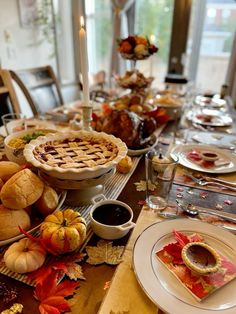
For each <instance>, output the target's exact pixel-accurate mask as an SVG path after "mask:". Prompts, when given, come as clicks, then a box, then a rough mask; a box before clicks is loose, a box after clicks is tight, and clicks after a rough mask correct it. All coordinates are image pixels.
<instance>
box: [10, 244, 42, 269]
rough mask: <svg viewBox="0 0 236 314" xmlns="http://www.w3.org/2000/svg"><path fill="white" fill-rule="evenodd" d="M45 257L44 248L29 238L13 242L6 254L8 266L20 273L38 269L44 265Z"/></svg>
mask: <svg viewBox="0 0 236 314" xmlns="http://www.w3.org/2000/svg"><path fill="white" fill-rule="evenodd" d="M45 258H46V251H45V250H44V248H43V247H42V246H41V245H40V244H38V243H37V242H34V241H32V240H30V239H28V238H24V239H21V240H20V241H18V242H15V243H13V244H12V245H11V246H10V247H9V248H8V249H7V251H6V252H5V254H4V262H5V264H6V266H7V268H8V269H10V270H11V271H14V272H16V273H19V274H23V273H28V272H31V271H34V270H36V269H38V268H39V267H41V266H42V265H43V263H44V261H45Z"/></svg>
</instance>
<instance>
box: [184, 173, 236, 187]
mask: <svg viewBox="0 0 236 314" xmlns="http://www.w3.org/2000/svg"><path fill="white" fill-rule="evenodd" d="M185 175H186V176H187V177H189V178H191V179H192V180H193V181H194V182H195V183H197V184H198V185H200V186H206V185H214V186H218V187H223V188H227V189H228V190H231V191H236V187H233V186H230V185H227V184H224V183H221V182H216V181H207V180H205V179H203V178H196V177H194V176H193V175H192V174H190V173H185Z"/></svg>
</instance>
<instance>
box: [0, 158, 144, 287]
mask: <svg viewBox="0 0 236 314" xmlns="http://www.w3.org/2000/svg"><path fill="white" fill-rule="evenodd" d="M132 160H133V165H132V168H131V171H130V172H129V173H128V174H121V173H118V172H116V173H115V174H114V175H113V176H111V177H110V178H109V179H108V180H107V181H106V183H105V192H104V195H105V196H106V198H108V199H117V198H118V196H119V195H120V193H121V191H122V190H123V188H124V187H125V185H126V183H127V182H128V180H129V179H130V177H131V176H132V174H133V172H134V170H135V169H136V167H137V165H138V163H139V160H140V157H133V158H132ZM68 207H70V208H73V209H75V210H76V211H79V212H80V213H81V215H82V216H83V217H84V218H85V220H86V222H87V237H86V240H85V242H84V244H83V246H82V248H81V249H80V250H81V251H82V250H83V249H84V247H85V246H86V244H87V243H88V241H89V240H90V238H91V236H92V234H93V232H92V229H91V226H90V217H89V213H90V210H91V208H92V205H85V206H80V207H72V206H65V205H63V206H62V208H61V210H64V209H66V208H68ZM3 253H4V252H2V254H1V255H0V258H1V260H0V273H1V274H4V275H6V276H9V277H11V278H14V279H16V280H19V281H22V282H24V283H26V284H28V285H30V286H34V282H33V281H31V280H29V279H28V277H27V276H26V275H24V274H23V275H21V274H17V273H14V272H12V271H10V270H9V269H8V268H7V267H6V266H5V264H4V262H3V259H2V256H3ZM49 258H50V261H51V260H52V258H54V257H51V256H50V257H49Z"/></svg>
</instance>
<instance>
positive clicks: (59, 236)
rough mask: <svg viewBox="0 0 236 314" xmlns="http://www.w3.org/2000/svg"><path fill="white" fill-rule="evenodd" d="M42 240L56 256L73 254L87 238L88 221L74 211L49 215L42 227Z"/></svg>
mask: <svg viewBox="0 0 236 314" xmlns="http://www.w3.org/2000/svg"><path fill="white" fill-rule="evenodd" d="M40 235H41V239H42V240H43V242H44V243H45V245H47V246H48V247H49V248H50V249H51V251H53V252H54V253H55V254H63V253H69V252H73V251H75V250H76V249H78V248H79V247H80V246H81V245H82V243H83V242H84V240H85V238H86V221H85V219H84V218H83V217H82V216H81V214H80V213H79V212H76V211H74V210H73V209H70V208H68V209H66V210H64V211H56V212H54V213H53V214H50V215H48V216H47V217H46V218H45V220H44V222H43V223H42V224H41V226H40Z"/></svg>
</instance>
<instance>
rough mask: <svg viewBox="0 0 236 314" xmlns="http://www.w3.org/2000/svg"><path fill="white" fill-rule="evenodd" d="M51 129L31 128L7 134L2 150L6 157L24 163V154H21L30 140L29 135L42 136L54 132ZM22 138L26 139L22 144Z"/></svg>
mask: <svg viewBox="0 0 236 314" xmlns="http://www.w3.org/2000/svg"><path fill="white" fill-rule="evenodd" d="M55 132H56V130H53V129H37V130H34V129H31V130H25V131H19V132H15V133H12V134H10V135H8V136H7V137H6V138H5V140H4V150H5V154H6V156H7V159H8V160H10V161H13V162H16V163H18V164H24V163H26V159H25V156H24V155H23V151H24V147H25V145H26V142H27V141H29V140H30V138H31V136H32V137H36V136H44V135H46V134H49V133H55ZM23 139H26V141H25V144H23Z"/></svg>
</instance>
